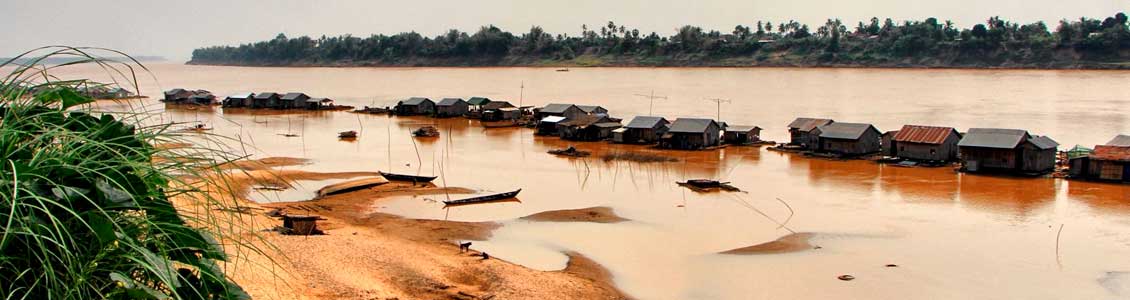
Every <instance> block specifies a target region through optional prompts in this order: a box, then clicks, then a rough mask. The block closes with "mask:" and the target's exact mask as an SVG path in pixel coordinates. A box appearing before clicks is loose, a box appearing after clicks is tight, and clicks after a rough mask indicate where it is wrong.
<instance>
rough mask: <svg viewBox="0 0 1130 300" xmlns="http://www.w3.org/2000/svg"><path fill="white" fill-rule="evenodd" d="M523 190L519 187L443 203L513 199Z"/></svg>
mask: <svg viewBox="0 0 1130 300" xmlns="http://www.w3.org/2000/svg"><path fill="white" fill-rule="evenodd" d="M521 191H522V189H517V190H514V191H511V192H505V193H498V194H491V195H485V196H478V197H471V198H467V199H459V200H451V201H443V204H444V205H447V206H452V205H465V204H475V203H485V202H494V201H503V200H507V199H511V198H514V197H515V196H518V193H519V192H521Z"/></svg>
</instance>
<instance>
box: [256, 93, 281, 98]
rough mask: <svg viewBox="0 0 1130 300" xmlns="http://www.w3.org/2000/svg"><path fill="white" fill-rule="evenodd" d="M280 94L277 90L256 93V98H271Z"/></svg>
mask: <svg viewBox="0 0 1130 300" xmlns="http://www.w3.org/2000/svg"><path fill="white" fill-rule="evenodd" d="M278 96H279V93H275V92H266V93H258V94H255V99H259V100H266V99H271V98H272V97H278Z"/></svg>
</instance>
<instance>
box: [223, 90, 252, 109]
mask: <svg viewBox="0 0 1130 300" xmlns="http://www.w3.org/2000/svg"><path fill="white" fill-rule="evenodd" d="M254 99H255V93H250V92H248V93H237V94H232V95H231V96H227V97H226V98H224V100H223V102H221V104H222V105H223V106H224V107H249V106H251V101H252V100H254Z"/></svg>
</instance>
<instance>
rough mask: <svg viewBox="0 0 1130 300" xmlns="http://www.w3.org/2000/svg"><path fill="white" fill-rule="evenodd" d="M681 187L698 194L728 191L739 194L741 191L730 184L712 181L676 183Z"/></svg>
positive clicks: (699, 180)
mask: <svg viewBox="0 0 1130 300" xmlns="http://www.w3.org/2000/svg"><path fill="white" fill-rule="evenodd" d="M675 183H677V184H678V185H680V186H684V187H687V188H690V189H691V190H694V191H696V192H708V191H714V190H726V191H731V192H738V191H741V189H738V188H737V187H734V186H732V185H730V183H729V182H721V181H717V180H710V179H690V180H687V181H685V182H675Z"/></svg>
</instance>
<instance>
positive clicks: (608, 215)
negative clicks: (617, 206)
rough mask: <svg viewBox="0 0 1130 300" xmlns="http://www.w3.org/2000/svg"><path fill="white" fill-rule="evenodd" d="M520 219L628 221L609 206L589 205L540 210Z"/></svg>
mask: <svg viewBox="0 0 1130 300" xmlns="http://www.w3.org/2000/svg"><path fill="white" fill-rule="evenodd" d="M521 219H522V220H528V221H540V222H591V223H619V222H624V221H628V219H625V218H621V217H620V216H617V215H616V212H613V211H612V208H611V207H604V206H601V207H589V208H581V209H564V210H554V211H547V212H540V213H536V214H532V215H529V216H525V217H522V218H521Z"/></svg>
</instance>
